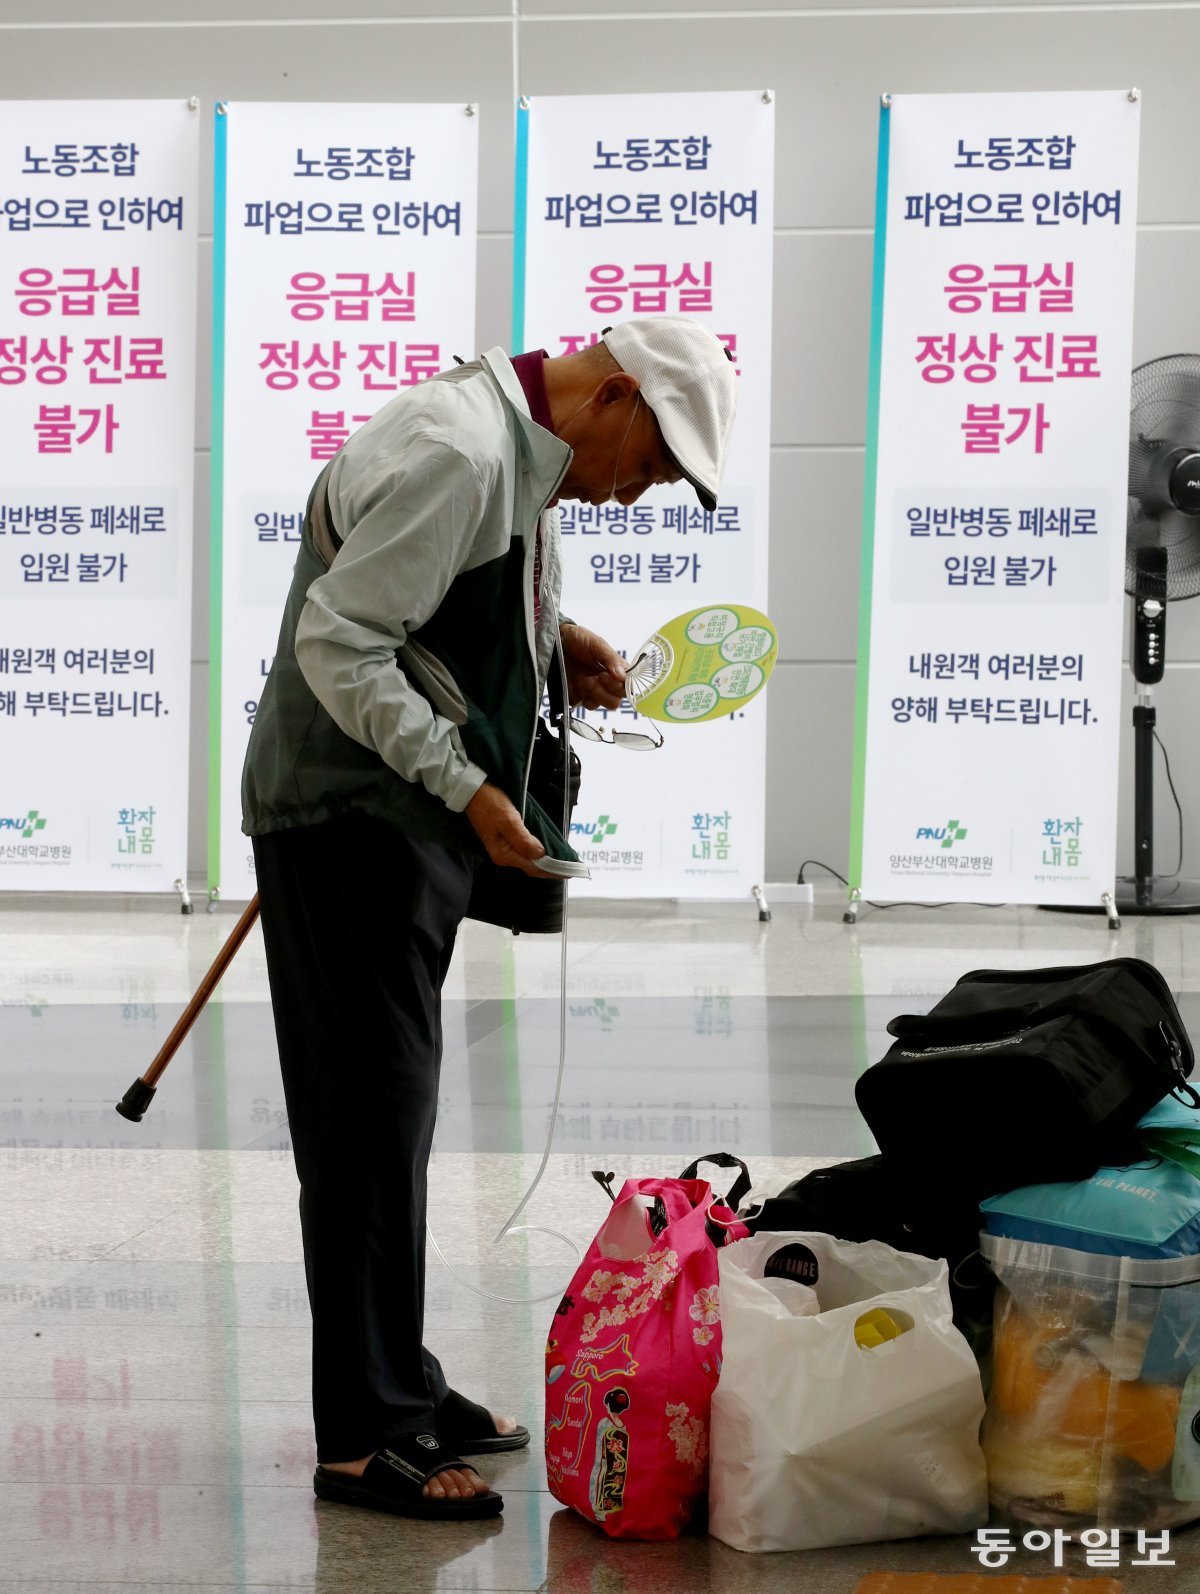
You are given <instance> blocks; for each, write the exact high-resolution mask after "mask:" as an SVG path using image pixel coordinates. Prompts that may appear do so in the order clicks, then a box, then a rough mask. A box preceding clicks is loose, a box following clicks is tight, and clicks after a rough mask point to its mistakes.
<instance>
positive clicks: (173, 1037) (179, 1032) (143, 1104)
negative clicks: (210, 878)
mask: <svg viewBox="0 0 1200 1594" xmlns="http://www.w3.org/2000/svg"><path fill="white" fill-rule="evenodd" d="M257 918H258V895H257V893H255V895H254V896H253V897H252V898H251V899H250V901H249V902H248V903H247V905H246V908H245V911H244V912H243V914H242V916H241V918H240V919H239V920H238V922H237V923H236V924H235V925H234V927H233V929H232V930H231V931H230V933H229V938H228V940H227V941H226V942H225V945H224V946H223V947H222V948H221V950H220V951H219V952H218V953H217V955H216V957H215V958H214V959H213V962H212V967H211V968H210V969H209V971H208V973H207V974H206V975H205V976H204V978H203V979H202V980H201V981H200V984H199V986H198V987H197V990H196V994H195V996H193V997H192V999H191V1001H190V1002H189V1003H188V1005H187V1006H186V1007H185V1008H184V1010H183V1012H182V1013H181V1014H180V1016H179V1019H178V1022H177V1023H176V1025H175V1028H174V1029H173V1030H172V1031H171V1033H170V1034H169V1035H168V1036H167V1038H166V1040H165V1041H164V1042H163V1044H162V1047H161V1049H160V1051H159V1053H158V1056H157V1057H156V1058H155V1059H154V1061H153V1062H152V1063H151V1064H150V1067H149V1068H148V1069H147V1070H146V1072H145V1073H144V1074H143V1075H142V1076H141V1078H140V1079H135V1080H134V1082H133V1084H132V1085H130V1087H129V1089H128V1090H127V1091H126V1092H125V1094H124V1095H123V1096H122V1097H121V1099H120V1101H119V1102H118V1103H117V1111H118V1112H119V1113H120V1114H121V1117H122V1118H128V1119H129V1121H130V1122H131V1123H135V1124H140V1123H141V1121H142V1118H143V1116H144V1114H145V1111H146V1108H147V1107H148V1106H149V1105H150V1103H151V1101H152V1100H153V1099H154V1092H155V1090H156V1089H157V1088H158V1081H159V1080H160V1079H161V1077H162V1075H163V1071H164V1070H165V1068H166V1066H167V1064H168V1063H169V1062H170V1061H171V1059H172V1057H174V1055H175V1053H176V1052H177V1051H178V1050H179V1048H180V1046H182V1044H183V1040H184V1037H185V1036H186V1034H187V1033H188V1031H189V1030H190V1029H191V1027H192V1025H193V1024H194V1023H195V1022H196V1020H197V1018H198V1017H199V1016H200V1010H201V1008H202V1007H203V1006H204V1004H205V1003H206V1002H207V1001H208V999H209V997H210V996H211V995H212V993H213V992H214V991H215V990H216V988H217V985H218V983H219V981H220V978H221V976H222V974H224V972H225V970H226V969H227V968H228V967H229V965H230V964H231V963H232V962H233V960H234V958H235V956H236V955H237V950H238V948H239V947H240V946H241V944H242V942H243V941H244V940H245V939H246V937H247V936H248V935H249V933H250V930H251V928H252V927H253V924H254V921H255V919H257Z"/></svg>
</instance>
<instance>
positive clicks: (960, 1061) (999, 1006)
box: [854, 958, 1200, 1213]
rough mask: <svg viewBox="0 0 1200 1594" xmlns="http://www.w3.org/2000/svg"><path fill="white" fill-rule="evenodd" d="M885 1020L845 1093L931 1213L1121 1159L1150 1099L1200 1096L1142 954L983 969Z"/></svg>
mask: <svg viewBox="0 0 1200 1594" xmlns="http://www.w3.org/2000/svg"><path fill="white" fill-rule="evenodd" d="M888 1030H889V1032H890V1033H891V1034H892V1035H894V1036H895V1037H896V1043H895V1045H894V1046H893V1047H892V1048H891V1050H890V1051H889V1052H888V1053H887V1055H886V1056H885V1057H884V1058H883V1059H882V1060H881V1061H880V1062H878V1063H876V1064H875V1065H874V1066H873V1067H872V1068H868V1069H867V1071H866V1073H864V1074H863V1075H862V1076H861V1077H860V1078H859V1080H858V1083H857V1085H856V1086H855V1092H854V1093H855V1097H856V1099H857V1101H858V1106H859V1109H860V1110H861V1112H862V1115H863V1117H864V1118H865V1119H866V1121H867V1123H868V1125H869V1126H870V1128H871V1132H872V1133H873V1134H874V1136H875V1139H876V1141H877V1143H878V1145H879V1149H880V1151H881V1152H882V1153H883V1156H884V1159H885V1161H886V1163H887V1164H888V1166H889V1168H890V1169H891V1170H892V1172H893V1174H894V1175H895V1177H896V1178H897V1179H898V1180H899V1181H900V1182H901V1183H902V1184H903V1186H904V1187H905V1188H906V1189H909V1190H911V1191H912V1192H913V1195H914V1201H915V1202H916V1204H917V1206H918V1209H919V1208H920V1206H921V1205H922V1204H924V1206H925V1208H926V1210H927V1211H929V1212H931V1213H936V1211H937V1210H938V1208H939V1207H940V1206H941V1205H942V1204H943V1203H944V1202H945V1201H947V1200H948V1199H949V1200H950V1201H952V1202H954V1203H956V1204H958V1203H961V1202H963V1201H965V1202H967V1203H968V1204H969V1205H970V1206H972V1207H973V1206H975V1205H976V1204H977V1203H978V1202H979V1201H982V1200H984V1199H986V1198H987V1197H988V1196H991V1195H997V1194H999V1193H1000V1192H1001V1191H1004V1190H1012V1189H1015V1188H1016V1187H1017V1186H1019V1185H1026V1184H1050V1183H1058V1182H1062V1181H1067V1180H1077V1179H1088V1178H1090V1177H1091V1176H1092V1174H1094V1173H1095V1172H1096V1170H1097V1168H1100V1167H1103V1166H1116V1167H1121V1166H1124V1165H1125V1164H1127V1163H1129V1162H1131V1161H1133V1160H1135V1159H1136V1157H1137V1155H1138V1148H1137V1145H1136V1143H1135V1140H1134V1129H1135V1126H1136V1125H1137V1122H1138V1120H1139V1119H1140V1118H1141V1116H1142V1115H1143V1113H1145V1112H1146V1111H1148V1110H1149V1108H1151V1107H1152V1106H1154V1104H1155V1102H1157V1101H1161V1100H1162V1098H1163V1097H1164V1096H1165V1095H1167V1094H1168V1093H1173V1094H1175V1095H1176V1096H1178V1097H1179V1098H1180V1099H1181V1100H1186V1101H1188V1102H1189V1103H1190V1105H1191V1106H1193V1107H1196V1106H1200V1097H1198V1096H1197V1094H1196V1092H1195V1091H1194V1090H1193V1089H1192V1087H1191V1086H1190V1085H1189V1084H1188V1083H1187V1079H1188V1075H1189V1074H1190V1073H1191V1071H1192V1066H1193V1063H1194V1061H1195V1059H1194V1054H1193V1052H1192V1046H1191V1042H1190V1041H1189V1040H1188V1036H1187V1031H1186V1030H1185V1029H1184V1026H1183V1020H1182V1019H1181V1018H1180V1016H1179V1009H1178V1008H1177V1007H1176V1005H1175V1000H1174V998H1173V997H1172V995H1171V992H1170V990H1169V988H1168V986H1167V983H1166V981H1165V980H1164V979H1163V977H1162V975H1161V974H1160V973H1159V972H1158V970H1157V969H1156V968H1154V967H1153V966H1152V965H1151V964H1149V963H1146V962H1143V961H1142V959H1140V958H1112V959H1110V960H1108V961H1107V962H1104V963H1088V964H1082V965H1076V966H1074V967H1068V968H1053V969H1025V970H1015V969H979V970H977V971H975V972H974V973H972V974H965V975H963V977H962V979H961V980H959V982H958V984H957V985H955V987H954V989H953V990H952V991H950V992H949V993H948V995H946V996H944V997H943V998H942V999H941V1001H940V1002H938V1003H937V1005H936V1006H935V1007H934V1008H933V1009H932V1010H931V1011H930V1012H928V1013H925V1014H908V1015H904V1016H902V1017H899V1018H894V1019H893V1020H892V1022H891V1023H890V1024H889V1025H888Z"/></svg>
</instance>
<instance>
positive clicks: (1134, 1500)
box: [980, 1234, 1200, 1528]
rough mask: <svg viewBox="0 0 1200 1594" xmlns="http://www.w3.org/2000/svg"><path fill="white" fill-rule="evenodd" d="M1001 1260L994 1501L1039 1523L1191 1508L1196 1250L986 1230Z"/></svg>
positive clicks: (1198, 1319)
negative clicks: (1142, 1253) (1091, 1244)
mask: <svg viewBox="0 0 1200 1594" xmlns="http://www.w3.org/2000/svg"><path fill="white" fill-rule="evenodd" d="M980 1247H981V1250H982V1252H983V1255H984V1257H985V1258H986V1259H987V1261H988V1262H989V1264H990V1265H991V1267H992V1269H993V1271H994V1272H995V1274H996V1277H997V1281H998V1288H997V1291H996V1306H995V1341H994V1352H993V1375H992V1380H991V1389H990V1391H989V1394H988V1403H987V1417H986V1418H985V1421H984V1427H983V1450H984V1455H985V1457H986V1459H987V1465H988V1486H989V1493H990V1497H991V1504H992V1509H993V1512H994V1513H995V1514H996V1515H997V1516H998V1517H999V1518H1000V1519H1001V1520H1008V1521H1011V1522H1014V1523H1024V1524H1033V1525H1036V1526H1038V1527H1048V1526H1067V1525H1071V1526H1077V1527H1089V1526H1094V1527H1104V1528H1150V1527H1155V1528H1168V1527H1177V1526H1179V1525H1181V1524H1182V1523H1185V1522H1190V1521H1192V1520H1193V1519H1195V1518H1196V1517H1200V1257H1196V1256H1186V1257H1171V1258H1168V1259H1165V1260H1161V1261H1158V1260H1144V1261H1143V1260H1134V1259H1131V1258H1128V1257H1119V1256H1102V1255H1096V1254H1093V1253H1090V1252H1084V1251H1073V1250H1068V1249H1067V1248H1066V1247H1065V1246H1052V1245H1038V1244H1034V1243H1032V1242H1030V1241H1026V1240H1009V1239H1000V1238H998V1237H996V1236H994V1235H987V1234H985V1235H983V1236H981V1240H980Z"/></svg>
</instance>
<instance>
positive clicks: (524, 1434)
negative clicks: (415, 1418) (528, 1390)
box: [433, 1389, 529, 1456]
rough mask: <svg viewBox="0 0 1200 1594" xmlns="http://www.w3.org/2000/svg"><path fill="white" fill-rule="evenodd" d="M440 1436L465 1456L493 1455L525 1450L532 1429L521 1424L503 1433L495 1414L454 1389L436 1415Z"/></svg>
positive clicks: (434, 1418) (435, 1420)
mask: <svg viewBox="0 0 1200 1594" xmlns="http://www.w3.org/2000/svg"><path fill="white" fill-rule="evenodd" d="M433 1420H434V1422H435V1423H436V1425H437V1431H438V1438H439V1439H441V1441H442V1442H443V1444H447V1445H453V1446H454V1448H455V1449H456V1450H461V1451H462V1453H463V1454H464V1455H466V1456H493V1455H498V1454H499V1453H500V1452H501V1451H504V1450H524V1449H525V1446H526V1445H527V1444H528V1443H529V1429H528V1428H522V1427H520V1426H518V1427H516V1428H514V1429H513V1431H512V1433H500V1432H498V1430H497V1428H496V1424H495V1421H494V1420H493V1418H492V1414H491V1412H490V1411H488V1410H487V1408H486V1407H485V1406H480V1405H477V1404H476V1402H475V1401H473V1400H468V1399H467V1397H466V1396H465V1395H460V1394H459V1392H458V1390H457V1389H452V1390H450V1392H449V1393H448V1394H447V1396H446V1398H445V1400H443V1401H442V1403H441V1405H440V1406H439V1407H438V1408H437V1410H436V1411H435V1412H434V1414H433Z"/></svg>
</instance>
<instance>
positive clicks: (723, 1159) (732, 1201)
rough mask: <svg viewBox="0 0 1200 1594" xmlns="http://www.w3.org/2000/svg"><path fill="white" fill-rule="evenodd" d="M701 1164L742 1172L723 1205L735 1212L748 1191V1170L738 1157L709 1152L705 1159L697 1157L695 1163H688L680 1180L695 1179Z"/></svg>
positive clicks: (727, 1153) (722, 1152)
mask: <svg viewBox="0 0 1200 1594" xmlns="http://www.w3.org/2000/svg"><path fill="white" fill-rule="evenodd" d="M702 1162H711V1163H712V1165H713V1167H714V1168H740V1169H741V1170H742V1171H741V1173H740V1174H739V1175H738V1177H737V1178H736V1179H735V1180H734V1182H733V1184H732V1186H731V1187H730V1190H729V1194H728V1195H727V1196H726V1197H725V1205H726V1206H728V1207H732V1208H733V1210H734V1211H735V1212H736V1211H737V1209H738V1208H739V1207H740V1206H741V1204H742V1201H743V1200H744V1199H745V1197H746V1195H747V1194H748V1192H749V1190H750V1170H749V1168H747V1166H746V1164H745V1163H744V1162H743V1161H742V1159H741V1158H740V1157H734V1156H732V1155H731V1154H730V1153H729V1152H728V1151H710V1152H709V1154H708V1156H706V1157H697V1158H696V1160H695V1162H689V1163H688V1165H687V1167H686V1168H685V1169H684V1170H683V1172H682V1173H681V1174H680V1175H679V1177H680V1178H681V1179H695V1178H696V1177H697V1176H698V1170H699V1167H700V1164H701V1163H702Z"/></svg>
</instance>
